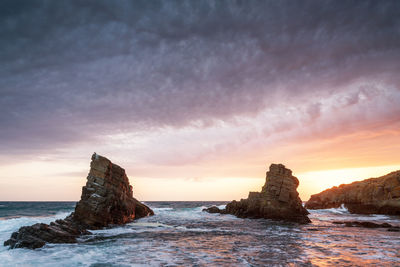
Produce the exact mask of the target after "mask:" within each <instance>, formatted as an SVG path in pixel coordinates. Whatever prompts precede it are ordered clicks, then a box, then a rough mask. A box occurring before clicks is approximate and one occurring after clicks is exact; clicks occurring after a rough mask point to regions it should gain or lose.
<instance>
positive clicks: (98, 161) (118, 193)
mask: <svg viewBox="0 0 400 267" xmlns="http://www.w3.org/2000/svg"><path fill="white" fill-rule="evenodd" d="M153 214H154V213H153V211H152V210H151V209H150V208H149V207H147V206H146V205H144V204H142V203H140V202H139V201H138V200H136V199H135V198H133V194H132V186H131V185H130V184H129V180H128V177H127V176H126V173H125V170H124V169H123V168H121V167H119V166H118V165H116V164H113V163H112V162H111V161H110V160H108V159H107V158H105V157H102V156H99V155H97V154H96V153H94V154H93V156H92V162H91V164H90V172H89V174H88V176H87V182H86V185H85V186H84V187H83V188H82V196H81V200H80V201H79V202H78V203H77V205H76V207H75V212H73V213H72V214H71V215H69V216H68V217H67V218H65V219H64V220H57V221H55V222H52V223H50V225H47V224H43V223H38V224H34V225H32V226H24V227H21V228H20V229H19V230H18V231H17V232H14V233H13V234H12V235H11V238H10V239H9V240H7V241H5V242H4V245H5V246H10V248H21V247H26V248H32V249H34V248H39V247H42V246H44V245H45V244H46V243H75V242H77V238H78V237H79V236H81V235H84V234H90V232H89V231H87V230H88V229H99V228H102V227H106V226H110V225H117V224H124V223H127V222H130V221H132V220H134V219H138V218H142V217H145V216H148V215H153Z"/></svg>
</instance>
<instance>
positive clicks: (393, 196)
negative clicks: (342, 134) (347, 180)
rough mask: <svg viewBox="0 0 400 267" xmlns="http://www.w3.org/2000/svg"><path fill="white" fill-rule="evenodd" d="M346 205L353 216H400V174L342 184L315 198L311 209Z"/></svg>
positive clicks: (312, 199)
mask: <svg viewBox="0 0 400 267" xmlns="http://www.w3.org/2000/svg"><path fill="white" fill-rule="evenodd" d="M342 205H344V207H346V208H347V209H348V211H349V212H350V213H357V214H387V215H400V171H395V172H391V173H389V174H387V175H384V176H381V177H378V178H370V179H366V180H363V181H358V182H353V183H351V184H342V185H340V186H338V187H336V186H334V187H332V188H330V189H327V190H325V191H322V192H321V193H319V194H315V195H312V196H311V198H310V199H309V200H308V201H307V203H306V205H305V207H306V208H307V209H330V208H339V207H340V206H342Z"/></svg>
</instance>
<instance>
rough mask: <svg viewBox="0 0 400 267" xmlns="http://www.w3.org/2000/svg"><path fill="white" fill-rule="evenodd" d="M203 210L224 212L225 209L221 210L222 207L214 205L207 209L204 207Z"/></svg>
mask: <svg viewBox="0 0 400 267" xmlns="http://www.w3.org/2000/svg"><path fill="white" fill-rule="evenodd" d="M203 211H205V212H208V213H224V210H221V209H220V208H218V207H216V206H212V207H209V208H206V209H203Z"/></svg>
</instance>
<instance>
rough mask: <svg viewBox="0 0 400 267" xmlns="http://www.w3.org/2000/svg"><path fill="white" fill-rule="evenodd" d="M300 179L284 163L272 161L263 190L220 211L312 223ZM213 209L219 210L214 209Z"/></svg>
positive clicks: (241, 215)
mask: <svg viewBox="0 0 400 267" xmlns="http://www.w3.org/2000/svg"><path fill="white" fill-rule="evenodd" d="M298 185H299V180H298V179H297V178H296V177H294V176H293V175H292V171H291V170H289V169H287V168H285V166H284V165H282V164H271V166H270V167H269V171H268V172H267V175H266V181H265V185H264V186H263V187H262V190H261V192H250V193H249V197H248V198H247V199H241V200H240V201H235V200H234V201H232V202H230V203H228V205H226V208H225V209H224V210H220V213H228V214H233V215H236V216H237V217H240V218H266V219H276V220H286V221H292V222H298V223H309V222H311V221H310V219H309V218H308V217H307V214H308V211H307V210H306V209H305V208H304V207H303V205H302V202H301V199H300V197H299V194H298V192H297V187H298ZM213 211H217V210H216V209H213Z"/></svg>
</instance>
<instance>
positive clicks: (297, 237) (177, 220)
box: [0, 202, 400, 266]
mask: <svg viewBox="0 0 400 267" xmlns="http://www.w3.org/2000/svg"><path fill="white" fill-rule="evenodd" d="M46 203H47V204H46ZM146 204H147V205H149V206H150V207H151V208H153V210H154V212H155V213H156V215H155V216H152V217H148V218H143V219H140V220H137V221H135V222H133V223H129V224H127V225H124V226H121V227H115V228H110V229H103V230H98V231H92V232H93V235H91V236H85V237H82V238H81V240H80V242H79V243H78V244H48V245H46V246H45V247H43V248H41V249H38V250H34V251H33V250H28V249H14V250H8V249H7V248H6V247H3V246H1V247H0V265H1V266H265V265H273V266H332V265H340V266H374V265H375V266H400V252H399V248H400V233H399V232H388V231H386V229H365V228H355V227H351V228H349V227H344V226H343V225H335V224H332V221H345V220H349V221H350V220H359V221H360V220H367V221H376V222H379V223H382V222H388V223H390V224H393V225H400V218H399V217H393V216H384V215H366V216H360V215H352V214H349V213H348V212H347V211H346V210H345V209H343V208H342V209H327V210H318V211H311V214H310V219H311V220H312V224H309V225H297V224H292V223H283V222H276V221H271V220H263V219H258V220H251V219H239V218H236V217H234V216H231V215H219V214H208V213H205V212H202V211H201V210H202V209H203V208H204V207H208V206H211V205H221V207H224V204H226V203H224V202H147V203H146ZM74 205H75V203H73V202H58V203H54V202H53V203H48V202H42V203H40V202H36V203H35V202H33V203H32V202H25V204H21V203H19V204H18V205H17V204H15V203H14V202H0V240H1V241H4V240H6V239H8V238H9V237H10V235H11V233H12V232H13V231H15V230H17V229H18V228H19V227H21V226H24V225H31V224H33V223H37V222H45V223H49V222H51V221H53V220H55V219H58V218H64V217H65V216H66V215H68V214H69V212H71V211H72V210H73V207H74Z"/></svg>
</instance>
